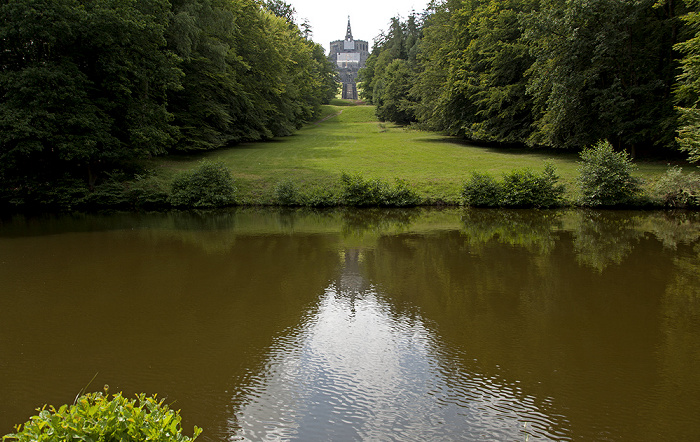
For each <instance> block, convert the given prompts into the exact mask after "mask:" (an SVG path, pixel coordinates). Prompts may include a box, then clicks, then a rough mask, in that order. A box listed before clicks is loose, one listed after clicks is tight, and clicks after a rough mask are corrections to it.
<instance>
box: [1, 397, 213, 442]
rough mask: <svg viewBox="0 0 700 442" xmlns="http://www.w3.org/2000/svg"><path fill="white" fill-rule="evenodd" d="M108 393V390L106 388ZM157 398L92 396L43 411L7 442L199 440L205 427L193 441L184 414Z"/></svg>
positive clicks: (178, 441) (44, 408)
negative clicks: (184, 431)
mask: <svg viewBox="0 0 700 442" xmlns="http://www.w3.org/2000/svg"><path fill="white" fill-rule="evenodd" d="M105 390H106V388H105ZM163 402H164V400H163V399H161V400H157V399H156V396H153V397H146V395H145V394H143V393H141V394H139V395H138V396H137V397H136V399H126V398H125V397H123V396H122V395H121V393H117V394H115V395H112V398H111V399H110V398H109V395H108V394H107V393H105V394H103V393H102V392H97V393H88V394H85V395H83V396H80V397H78V398H77V399H76V401H75V403H74V404H73V405H70V406H69V405H62V406H61V407H60V408H59V409H55V408H54V407H53V406H50V407H48V409H47V407H46V406H44V407H43V408H41V409H39V410H38V411H39V413H38V414H37V415H35V416H32V417H31V418H30V419H29V421H27V422H26V423H25V424H24V425H20V426H18V427H17V432H16V433H13V434H8V435H6V436H3V441H7V442H10V441H17V442H30V441H31V442H42V441H46V442H49V441H72V440H84V441H147V440H148V441H160V442H188V441H193V440H195V439H197V436H199V435H200V434H201V432H202V429H201V428H198V427H194V435H193V436H192V437H191V438H190V437H188V436H185V435H183V434H182V426H181V420H182V418H181V417H180V414H179V412H178V411H173V410H171V409H170V408H169V407H168V406H167V405H166V404H164V403H163Z"/></svg>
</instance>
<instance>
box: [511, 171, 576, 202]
mask: <svg viewBox="0 0 700 442" xmlns="http://www.w3.org/2000/svg"><path fill="white" fill-rule="evenodd" d="M558 181H559V177H558V176H557V174H556V172H555V170H554V166H552V165H551V164H550V163H547V164H545V166H544V171H543V172H542V173H541V174H537V173H535V172H533V171H532V170H530V169H521V170H515V171H513V172H510V173H507V174H505V175H504V176H503V205H504V206H506V207H538V208H547V207H556V206H559V205H560V204H561V201H562V195H563V194H564V186H562V185H560V184H557V182H558Z"/></svg>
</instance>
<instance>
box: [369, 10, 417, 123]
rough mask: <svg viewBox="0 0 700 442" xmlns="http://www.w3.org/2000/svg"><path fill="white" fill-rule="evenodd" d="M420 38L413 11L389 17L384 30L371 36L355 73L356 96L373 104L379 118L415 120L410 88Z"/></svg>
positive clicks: (399, 120) (402, 121)
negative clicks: (364, 60) (368, 49)
mask: <svg viewBox="0 0 700 442" xmlns="http://www.w3.org/2000/svg"><path fill="white" fill-rule="evenodd" d="M420 38H421V24H420V22H419V20H418V17H417V16H416V14H414V13H413V14H411V15H409V17H408V19H407V20H406V21H405V22H402V21H401V20H400V19H399V18H398V17H394V18H392V19H391V22H390V26H389V30H388V32H387V33H386V34H382V35H380V36H379V37H378V38H377V39H375V44H374V47H373V48H372V53H371V54H370V56H369V58H368V59H367V63H366V66H365V67H364V68H363V69H361V70H360V72H359V74H358V81H359V82H360V83H361V85H360V88H361V92H360V97H361V98H363V99H365V100H368V101H370V102H371V103H373V104H375V105H376V106H377V110H376V112H377V117H378V118H379V119H380V120H382V121H393V122H395V123H399V124H407V123H410V122H412V121H415V112H414V108H415V106H416V100H415V99H414V97H413V96H412V95H411V93H410V92H411V88H412V86H413V84H414V82H415V71H416V70H417V69H418V59H417V55H418V47H419V42H420Z"/></svg>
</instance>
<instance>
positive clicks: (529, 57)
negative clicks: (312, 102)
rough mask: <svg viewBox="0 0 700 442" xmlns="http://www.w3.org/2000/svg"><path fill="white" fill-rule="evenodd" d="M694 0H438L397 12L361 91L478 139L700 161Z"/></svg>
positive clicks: (384, 112)
mask: <svg viewBox="0 0 700 442" xmlns="http://www.w3.org/2000/svg"><path fill="white" fill-rule="evenodd" d="M698 6H699V4H698V1H697V0H687V1H686V2H685V3H681V2H676V1H673V0H634V1H620V0H505V1H504V0H461V1H460V0H443V1H433V2H431V3H430V5H429V8H428V10H427V11H426V12H425V13H424V14H423V15H422V16H421V19H420V20H417V21H416V20H415V17H414V16H409V18H408V19H407V20H406V21H405V22H402V21H401V19H400V18H394V19H392V22H391V24H390V26H389V31H388V32H387V33H386V35H384V34H382V35H380V36H379V38H378V40H377V44H375V46H374V48H373V51H372V55H371V57H370V59H369V60H368V63H367V67H366V68H365V69H364V70H363V71H361V73H360V79H361V81H362V85H361V86H362V89H363V95H364V97H365V98H366V99H368V100H370V101H371V102H372V103H374V104H376V105H377V116H378V117H379V118H380V119H384V120H388V121H394V122H397V123H406V122H411V121H415V122H418V123H419V124H421V125H422V126H424V127H427V128H430V129H433V130H439V131H443V132H446V133H448V134H452V135H459V136H463V137H465V138H467V139H471V140H478V141H488V142H497V143H517V144H525V145H529V146H546V147H556V148H565V149H583V148H584V147H586V146H590V145H592V144H594V143H596V142H597V141H598V140H608V141H609V142H610V143H612V144H613V145H614V146H615V147H616V148H618V149H627V150H628V151H630V152H632V153H634V152H636V151H643V152H645V153H649V152H653V153H656V154H657V155H661V156H663V155H668V154H670V153H672V152H673V151H674V150H675V149H676V148H677V147H678V143H680V147H681V148H682V149H685V150H686V151H688V152H689V153H690V154H691V158H695V159H697V158H698V156H697V155H698V153H697V152H698V147H697V146H698V145H700V142H699V141H698V140H700V136H699V135H698V128H700V112H698V110H697V106H698V98H697V97H698V96H700V93H699V92H700V86H698V84H700V70H699V69H698V68H697V65H698V62H697V58H698V53H699V52H700V46H699V40H698V38H699V37H698V35H700V33H698V30H699V29H700V27H699V26H700V25H699V23H700V19H698V12H697V9H698ZM412 23H415V24H417V27H416V29H415V30H414V31H412V32H411V33H410V34H411V35H412V36H413V35H415V36H417V38H418V41H415V40H411V43H410V44H411V48H412V49H411V51H413V55H412V56H409V54H408V52H409V51H408V50H407V49H406V48H407V44H408V42H409V39H408V37H407V35H408V33H407V32H406V30H407V29H409V28H410V27H411V24H412ZM397 61H398V64H395V63H396V62H397ZM404 64H405V66H403V65H404ZM389 66H391V67H392V68H391V69H389V68H388V67H389ZM402 70H403V71H402ZM406 70H407V72H406V73H403V72H404V71H406ZM398 72H402V75H397V73H398ZM408 73H410V75H408ZM397 78H398V79H400V80H397ZM397 81H400V82H403V83H402V87H401V88H398V87H396V84H397ZM390 85H392V86H393V87H389V86H390ZM674 92H675V93H674ZM409 104H410V105H409ZM674 105H678V107H679V112H677V111H676V110H675V109H674ZM395 109H410V110H411V112H412V114H411V118H407V117H406V115H405V114H402V113H400V112H396V111H395ZM679 115H680V117H681V120H680V121H681V122H680V124H679ZM676 138H678V143H677V141H676ZM693 155H695V156H693Z"/></svg>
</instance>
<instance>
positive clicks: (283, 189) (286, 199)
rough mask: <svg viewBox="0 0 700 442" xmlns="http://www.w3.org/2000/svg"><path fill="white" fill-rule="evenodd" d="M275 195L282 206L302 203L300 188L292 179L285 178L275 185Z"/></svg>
mask: <svg viewBox="0 0 700 442" xmlns="http://www.w3.org/2000/svg"><path fill="white" fill-rule="evenodd" d="M275 197H276V199H277V204H279V205H280V206H298V205H300V203H301V201H300V200H301V197H300V196H299V189H298V188H297V185H296V184H294V182H292V181H291V180H284V181H282V182H280V183H277V185H276V186H275Z"/></svg>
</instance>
